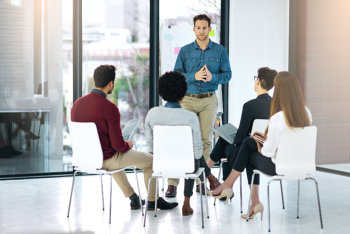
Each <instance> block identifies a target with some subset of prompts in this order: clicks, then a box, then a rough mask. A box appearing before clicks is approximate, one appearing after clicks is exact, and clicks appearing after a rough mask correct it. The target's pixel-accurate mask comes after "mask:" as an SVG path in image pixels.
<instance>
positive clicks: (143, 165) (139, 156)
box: [103, 149, 156, 201]
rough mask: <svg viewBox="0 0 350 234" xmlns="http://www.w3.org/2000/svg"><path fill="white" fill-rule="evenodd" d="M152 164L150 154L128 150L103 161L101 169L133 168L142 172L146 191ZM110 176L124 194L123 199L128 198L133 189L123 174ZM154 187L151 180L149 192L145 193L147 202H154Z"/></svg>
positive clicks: (153, 182)
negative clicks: (147, 198) (147, 197)
mask: <svg viewBox="0 0 350 234" xmlns="http://www.w3.org/2000/svg"><path fill="white" fill-rule="evenodd" d="M152 163H153V156H152V155H151V154H148V153H144V152H139V151H136V150H132V149H130V150H128V151H126V152H124V153H120V152H116V153H115V155H114V156H113V157H112V158H109V159H106V160H104V161H103V168H104V169H108V170H115V169H119V168H122V167H128V166H135V167H137V168H139V169H141V170H143V177H144V182H145V186H146V189H148V180H149V178H151V176H152ZM112 176H113V178H114V180H115V181H116V182H117V184H118V186H119V187H120V189H121V190H122V192H123V193H124V196H125V197H130V196H131V195H132V194H133V193H134V189H133V188H132V187H131V185H130V184H129V181H128V179H127V177H126V175H125V172H118V173H114V174H113V175H112ZM155 186H156V183H155V180H152V182H151V184H150V191H147V192H148V194H149V195H148V196H149V201H154V195H155Z"/></svg>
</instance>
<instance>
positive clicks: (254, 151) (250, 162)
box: [232, 137, 276, 184]
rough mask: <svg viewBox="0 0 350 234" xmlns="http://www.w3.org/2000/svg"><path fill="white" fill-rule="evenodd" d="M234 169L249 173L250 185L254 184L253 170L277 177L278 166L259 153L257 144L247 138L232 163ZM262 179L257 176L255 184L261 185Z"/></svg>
mask: <svg viewBox="0 0 350 234" xmlns="http://www.w3.org/2000/svg"><path fill="white" fill-rule="evenodd" d="M232 169H234V170H236V171H239V172H243V171H244V169H246V171H247V178H248V184H251V182H252V176H253V170H254V169H258V170H260V171H262V172H264V173H266V174H268V175H276V166H275V164H274V163H273V162H272V160H271V158H268V157H265V156H264V155H262V154H260V153H259V152H258V147H257V145H256V142H255V141H254V140H253V139H251V138H250V137H246V138H245V139H244V140H243V142H242V145H241V147H240V149H239V151H238V153H237V155H236V158H235V160H234V161H233V163H232ZM259 181H260V177H259V175H255V177H254V181H253V183H254V184H259Z"/></svg>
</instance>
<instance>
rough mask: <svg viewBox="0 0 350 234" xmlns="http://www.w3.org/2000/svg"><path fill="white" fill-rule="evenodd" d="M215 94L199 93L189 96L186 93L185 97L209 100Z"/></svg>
mask: <svg viewBox="0 0 350 234" xmlns="http://www.w3.org/2000/svg"><path fill="white" fill-rule="evenodd" d="M214 94H215V93H214V92H209V93H198V94H189V93H186V94H185V96H187V97H194V98H207V97H211V96H213V95H214Z"/></svg>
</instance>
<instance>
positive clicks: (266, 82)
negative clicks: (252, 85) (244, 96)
mask: <svg viewBox="0 0 350 234" xmlns="http://www.w3.org/2000/svg"><path fill="white" fill-rule="evenodd" d="M276 75H277V71H276V70H273V69H270V68H268V67H261V68H259V70H258V79H259V80H260V84H261V87H262V88H263V89H265V90H270V89H272V87H273V82H274V80H275V77H276Z"/></svg>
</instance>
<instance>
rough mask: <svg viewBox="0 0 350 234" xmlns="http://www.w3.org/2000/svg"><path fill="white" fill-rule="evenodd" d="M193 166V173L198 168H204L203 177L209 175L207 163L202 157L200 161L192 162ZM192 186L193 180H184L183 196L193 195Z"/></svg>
mask: <svg viewBox="0 0 350 234" xmlns="http://www.w3.org/2000/svg"><path fill="white" fill-rule="evenodd" d="M194 166H195V170H194V172H195V171H197V170H198V168H200V167H204V173H205V176H209V175H210V174H211V170H210V168H209V167H208V165H207V162H206V161H205V159H204V157H203V156H202V157H201V158H200V159H195V160H194ZM193 185H194V180H193V179H186V180H185V188H184V196H185V197H191V196H192V195H193Z"/></svg>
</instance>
